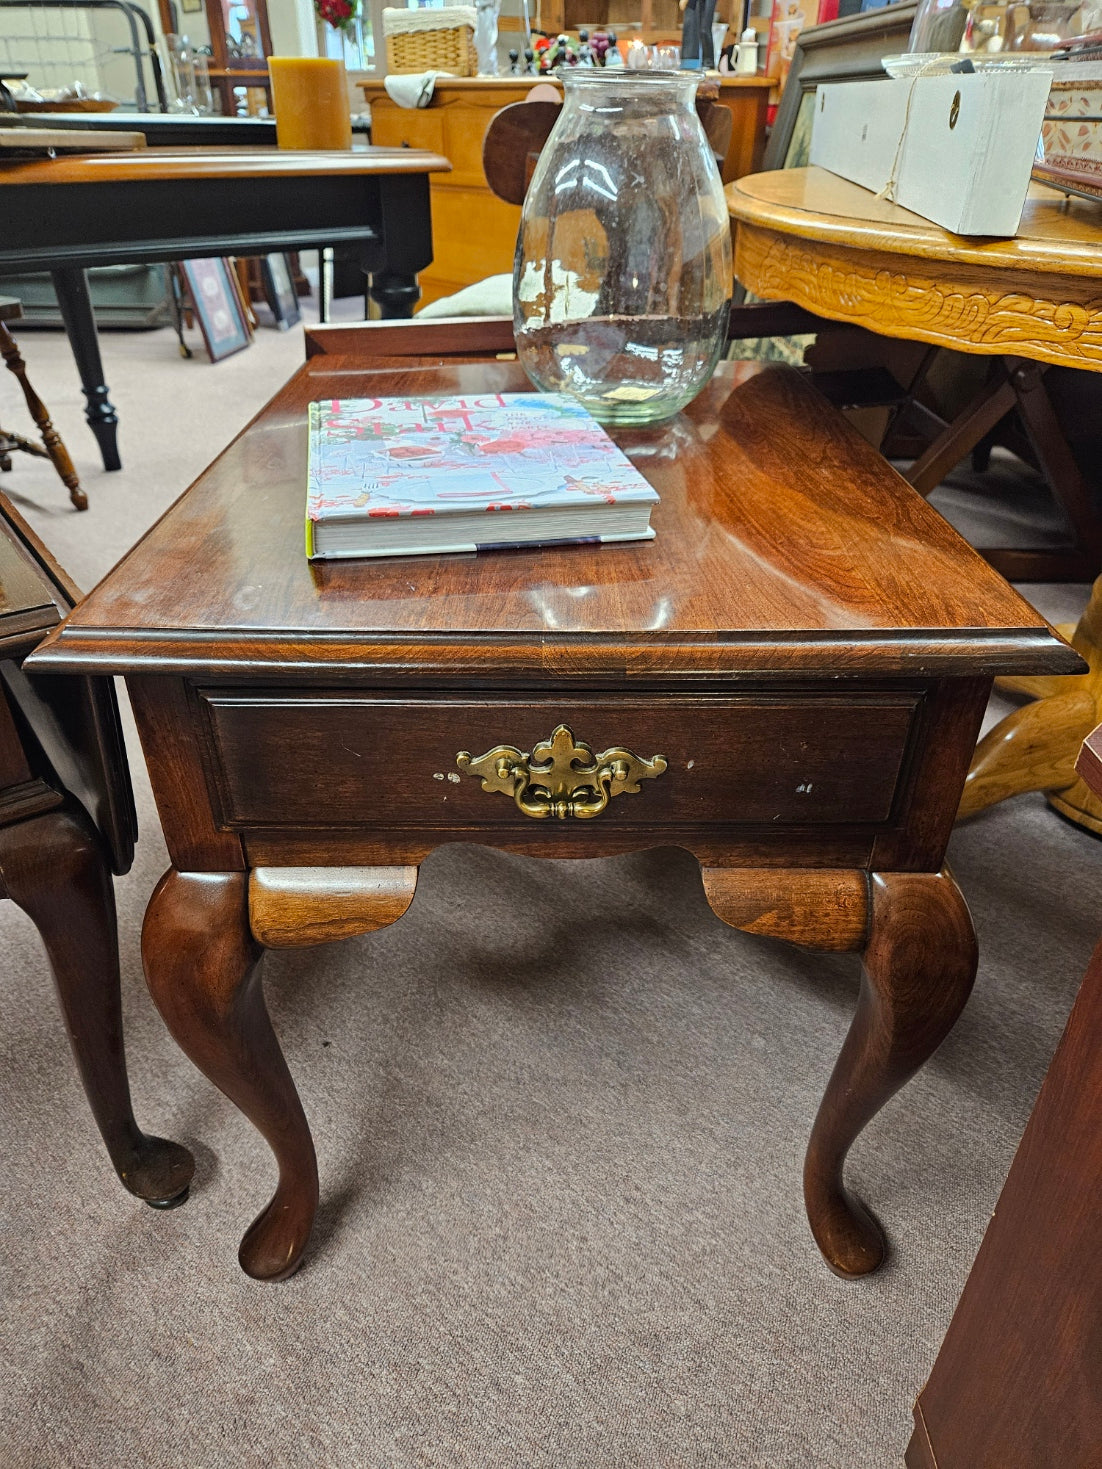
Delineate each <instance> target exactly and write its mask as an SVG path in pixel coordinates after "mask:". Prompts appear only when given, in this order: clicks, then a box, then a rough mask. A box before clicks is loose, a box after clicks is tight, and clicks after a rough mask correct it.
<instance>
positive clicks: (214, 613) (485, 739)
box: [32, 356, 1082, 1279]
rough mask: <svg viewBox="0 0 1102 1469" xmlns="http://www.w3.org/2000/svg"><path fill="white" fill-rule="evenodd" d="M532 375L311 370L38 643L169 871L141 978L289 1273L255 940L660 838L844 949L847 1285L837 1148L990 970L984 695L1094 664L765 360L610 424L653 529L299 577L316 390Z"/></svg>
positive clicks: (292, 1116) (835, 1262)
mask: <svg viewBox="0 0 1102 1469" xmlns="http://www.w3.org/2000/svg"><path fill="white" fill-rule="evenodd" d="M526 387H527V382H526V380H525V378H524V377H523V374H522V373H521V371H520V370H519V368H518V367H517V366H516V364H515V363H481V364H476V365H467V366H440V367H433V368H427V369H425V368H422V369H409V368H408V367H407V368H406V369H405V370H401V369H400V368H398V367H388V366H387V364H386V362H380V361H375V362H372V363H366V362H363V361H359V362H358V361H356V360H355V359H341V358H335V357H331V356H327V357H318V358H314V359H313V360H311V361H310V362H308V363H307V364H306V365H305V366H304V367H303V368H302V369H301V370H300V371H299V372H298V373H297V374H296V376H295V377H294V378H293V379H292V380H291V382H290V383H289V384H288V385H287V387H286V388H285V389H284V390H283V391H282V392H281V393H280V394H279V395H278V396H277V397H276V398H275V399H274V400H273V402H272V403H271V404H270V405H269V406H268V408H267V409H265V411H264V412H263V413H261V414H260V415H259V417H258V418H257V419H255V420H254V422H253V423H252V424H251V425H250V426H249V428H247V429H246V430H245V432H244V433H243V434H242V435H241V436H240V437H239V438H238V439H237V440H236V441H235V442H234V443H233V444H232V445H231V446H230V447H229V449H227V450H226V452H225V453H224V454H223V455H222V456H221V457H220V458H219V459H218V460H216V461H215V463H214V464H213V465H212V466H211V468H210V469H209V470H208V471H207V472H206V473H205V474H204V475H203V476H202V477H201V478H200V479H199V480H198V481H197V483H196V484H195V485H193V486H192V488H191V489H190V490H189V491H188V492H187V494H185V495H184V496H183V498H182V499H181V500H179V501H178V502H177V504H176V505H175V506H174V507H173V508H172V509H171V510H170V511H169V512H168V514H167V515H166V516H165V517H164V518H163V519H162V520H161V521H160V522H159V524H158V525H156V526H155V527H154V528H153V530H152V531H150V533H149V534H148V535H147V536H146V538H145V539H144V540H143V541H142V542H140V543H139V545H138V546H137V547H136V548H135V549H134V550H133V551H132V552H131V553H130V555H129V556H127V557H126V559H125V560H124V561H123V562H122V563H121V564H120V565H119V567H118V568H116V570H115V571H114V572H113V573H112V574H111V575H110V576H109V577H108V578H107V579H106V580H105V581H104V582H103V583H102V584H101V585H100V586H99V587H98V588H97V590H96V591H95V592H94V593H93V594H92V595H91V596H90V597H89V598H88V599H87V601H85V602H84V603H83V604H82V605H81V607H79V608H78V609H77V611H76V612H75V613H74V614H73V615H72V616H71V617H70V619H69V620H68V622H67V623H66V625H65V626H64V628H63V629H61V630H60V631H59V632H58V633H57V634H55V635H54V636H53V637H52V638H51V639H49V641H48V643H47V644H46V645H45V646H44V647H43V648H42V649H41V650H40V651H39V652H38V653H37V654H36V655H35V656H34V658H33V660H32V663H33V666H34V668H35V669H36V670H37V671H41V672H50V673H71V674H76V673H90V672H97V673H105V674H123V675H125V677H126V679H127V684H128V688H129V691H130V696H131V699H132V701H133V705H134V711H135V715H136V717H137V720H138V725H139V729H140V732H141V737H142V742H143V745H144V749H145V753H146V757H147V760H148V762H149V766H150V773H151V777H152V781H153V787H154V791H155V794H156V798H157V803H158V807H159V810H160V813H161V819H162V821H163V823H164V828H165V835H166V838H167V841H168V847H169V852H170V854H171V860H172V866H171V868H170V869H169V871H168V872H167V873H166V875H165V876H164V878H163V879H162V881H161V883H160V885H159V886H158V888H157V890H156V892H155V893H154V895H153V898H152V899H151V901H150V905H149V909H148V912H147V915H146V921H145V929H144V934H143V952H144V957H145V964H146V973H147V978H148V981H149V985H150V989H151V991H152V993H153V996H154V998H155V1000H156V1002H157V1004H158V1006H159V1007H160V1009H161V1012H162V1014H163V1015H164V1017H165V1020H166V1021H167V1023H168V1025H169V1027H170V1029H171V1030H172V1032H173V1034H174V1035H175V1037H176V1038H177V1040H178V1041H179V1043H180V1044H181V1046H182V1047H183V1048H184V1050H185V1051H186V1052H187V1053H188V1055H190V1056H191V1058H192V1059H193V1060H194V1061H195V1063H196V1064H197V1065H198V1066H199V1067H200V1068H201V1069H202V1070H203V1071H204V1072H205V1073H206V1075H207V1076H208V1077H210V1078H211V1080H213V1081H214V1082H215V1083H216V1084H217V1085H218V1086H220V1087H221V1088H222V1090H223V1091H224V1092H225V1093H226V1094H227V1095H228V1096H229V1097H230V1098H231V1099H232V1100H233V1101H234V1102H235V1103H236V1104H237V1106H238V1107H240V1108H241V1110H242V1111H243V1112H244V1113H245V1114H246V1115H247V1116H248V1117H249V1118H250V1119H251V1120H252V1121H253V1123H254V1124H255V1125H256V1126H257V1128H258V1129H259V1130H260V1132H261V1133H262V1134H263V1135H264V1137H265V1138H266V1139H267V1141H268V1143H269V1145H270V1147H271V1148H272V1151H273V1152H274V1154H275V1156H276V1159H277V1161H278V1164H279V1183H278V1186H277V1188H276V1192H275V1195H274V1197H273V1199H272V1200H271V1202H270V1203H269V1204H268V1206H267V1207H266V1208H265V1209H264V1210H263V1211H262V1213H261V1214H260V1215H259V1217H258V1218H257V1219H256V1221H255V1222H254V1223H253V1225H252V1226H251V1228H250V1229H249V1230H248V1232H247V1233H246V1235H245V1237H244V1240H243V1241H242V1245H241V1250H240V1260H241V1264H242V1266H243V1268H244V1269H245V1270H246V1271H247V1272H248V1273H249V1274H250V1275H253V1276H256V1277H261V1278H265V1279H279V1278H282V1277H284V1276H287V1275H289V1274H291V1272H292V1271H293V1270H294V1269H295V1268H296V1266H297V1265H298V1264H299V1262H300V1260H301V1258H302V1253H303V1250H304V1248H305V1246H306V1242H307V1238H308V1236H309V1233H310V1228H311V1225H312V1222H313V1219H314V1213H315V1209H316V1206H317V1201H318V1175H317V1165H316V1161H315V1156H314V1148H313V1144H312V1141H311V1137H310V1131H309V1128H308V1126H307V1123H306V1119H305V1117H304V1115H303V1111H302V1107H301V1105H300V1103H299V1099H298V1095H297V1093H296V1091H295V1087H294V1083H293V1082H292V1080H291V1076H290V1073H289V1071H288V1069H287V1066H286V1063H285V1061H284V1058H283V1055H282V1052H281V1050H280V1047H279V1044H278V1041H277V1040H276V1037H275V1034H274V1032H273V1030H272V1027H271V1024H270V1021H269V1018H268V1013H267V1010H266V1008H265V1003H264V996H263V991H262V988H261V985H260V981H259V978H258V968H257V961H258V960H259V958H260V956H261V953H262V950H263V949H264V948H265V947H283V946H288V947H294V946H300V945H306V944H317V943H324V942H327V941H329V940H330V939H335V938H339V937H343V936H346V935H350V934H353V933H362V932H366V931H368V930H370V929H374V928H378V927H380V926H382V925H385V924H388V923H392V922H393V921H394V920H395V919H397V918H398V917H400V916H401V914H402V913H403V912H404V911H405V909H406V908H407V907H408V905H409V903H410V901H411V899H412V897H413V894H414V888H415V886H416V881H417V869H418V865H419V863H420V862H421V861H422V860H423V859H424V858H425V857H426V856H427V855H428V853H429V852H431V851H432V850H433V848H435V847H437V846H438V845H440V844H441V843H443V842H449V841H472V842H482V843H487V844H490V845H493V846H498V847H501V848H504V849H506V850H509V851H512V852H521V853H525V854H528V855H542V856H548V857H596V856H607V855H611V854H615V853H621V852H629V851H634V850H638V849H641V848H647V847H653V846H657V845H665V844H675V845H680V846H683V847H686V848H687V849H688V850H690V851H691V852H693V854H694V855H695V856H696V858H697V859H698V861H699V862H700V866H701V872H702V877H703V883H704V888H705V891H706V893H707V896H708V900H709V902H710V903H711V905H712V907H713V909H714V910H715V912H716V913H717V914H718V915H719V916H720V917H721V918H722V919H724V920H725V921H726V922H727V923H730V924H732V925H733V926H735V927H737V928H742V929H746V930H749V931H752V932H755V933H765V934H771V935H774V936H779V937H781V938H785V939H789V940H791V941H792V942H794V943H798V944H802V945H807V946H810V947H818V948H822V949H833V950H853V951H858V952H861V953H862V954H863V956H864V966H865V978H864V983H863V987H862V991H861V997H860V1000H859V1002H858V1005H857V1010H856V1014H855V1017H854V1020H853V1024H852V1027H851V1029H850V1033H849V1035H848V1037H847V1039H846V1042H845V1045H844V1046H843V1048H842V1052H841V1055H840V1057H839V1060H838V1063H837V1066H836V1068H835V1070H834V1074H833V1075H832V1077H831V1079H830V1082H829V1084H828V1086H827V1090H826V1094H825V1096H824V1098H823V1102H822V1105H821V1107H820V1109H819V1113H818V1116H817V1118H816V1121H815V1125H814V1128H813V1130H812V1135H811V1142H810V1146H809V1149H808V1154H807V1161H806V1166H805V1173H804V1189H805V1197H806V1201H807V1211H808V1217H809V1220H810V1223H811V1228H812V1231H813V1233H814V1235H815V1239H816V1241H817V1242H818V1244H819V1247H820V1249H821V1250H822V1252H823V1254H824V1256H825V1257H826V1259H827V1262H828V1263H829V1264H830V1265H831V1267H832V1268H833V1269H834V1270H836V1271H837V1272H839V1273H840V1274H842V1275H862V1274H865V1273H866V1272H868V1271H870V1270H873V1269H875V1268H876V1266H877V1265H878V1264H879V1263H880V1262H881V1260H882V1259H883V1258H884V1254H885V1242H884V1237H883V1234H882V1232H881V1230H880V1227H879V1226H878V1224H877V1223H876V1221H875V1219H874V1218H873V1217H872V1215H871V1214H870V1213H869V1211H868V1210H867V1209H866V1208H865V1206H864V1205H863V1204H862V1203H861V1202H860V1201H859V1200H858V1199H856V1198H854V1197H853V1196H852V1195H851V1194H850V1193H849V1192H848V1191H847V1189H846V1187H845V1185H844V1182H843V1176H842V1170H843V1164H844V1161H845V1158H846V1154H847V1152H848V1150H849V1148H850V1145H851V1144H852V1142H853V1140H854V1138H855V1137H856V1136H857V1135H858V1133H859V1132H860V1131H861V1129H862V1128H863V1127H864V1125H865V1124H866V1123H867V1122H868V1120H869V1119H870V1118H871V1117H872V1116H873V1115H874V1114H875V1113H876V1112H877V1111H878V1109H879V1108H880V1107H881V1106H882V1105H883V1103H884V1102H885V1101H886V1100H887V1098H888V1097H889V1096H891V1095H892V1093H893V1092H895V1091H896V1090H897V1089H898V1088H899V1087H900V1086H901V1085H902V1084H903V1083H904V1082H905V1081H906V1080H907V1079H908V1078H909V1077H910V1076H911V1075H912V1074H913V1073H914V1071H915V1070H916V1069H917V1068H918V1067H919V1066H921V1065H922V1063H923V1062H924V1061H925V1060H926V1059H927V1057H928V1056H929V1055H930V1054H931V1053H932V1052H933V1050H934V1048H935V1047H936V1046H937V1045H938V1044H939V1042H940V1041H941V1039H942V1038H943V1037H944V1036H945V1034H946V1033H947V1031H948V1030H949V1028H950V1027H951V1026H952V1024H953V1022H954V1021H955V1019H956V1017H957V1015H958V1014H959V1012H960V1010H961V1007H962V1006H963V1004H964V1002H965V1000H966V998H967V996H968V993H969V990H970V988H971V985H972V980H973V977H974V973H975V965H976V948H975V938H974V935H973V931H972V924H971V920H970V918H969V915H968V910H967V907H966V906H965V903H964V900H963V898H962V897H961V894H960V892H959V891H958V889H957V887H956V884H955V883H954V881H953V879H952V877H951V875H950V874H949V872H948V871H947V870H946V869H945V868H944V866H943V862H944V855H945V847H946V843H947V841H948V838H949V834H950V831H951V829H952V825H953V818H954V815H955V813H956V808H957V802H958V800H959V798H960V791H961V786H962V784H963V782H964V777H965V772H966V771H967V769H968V761H969V757H970V755H971V752H972V748H973V745H974V742H975V737H976V732H977V730H978V728H979V723H980V719H981V716H982V714H983V710H984V706H985V703H986V701H987V697H988V693H989V691H990V688H991V681H992V678H993V676H994V675H996V674H1001V673H1056V672H1060V671H1069V672H1070V671H1074V670H1077V669H1078V668H1080V667H1081V666H1082V665H1081V663H1080V660H1079V658H1078V655H1077V654H1075V653H1074V652H1073V651H1072V650H1071V649H1069V648H1068V647H1067V645H1066V644H1064V643H1063V642H1062V641H1061V640H1060V639H1059V638H1058V637H1057V636H1056V635H1055V634H1054V633H1053V632H1052V630H1051V629H1050V628H1049V627H1048V626H1047V625H1046V624H1045V623H1044V622H1043V620H1042V619H1041V618H1040V617H1039V616H1038V614H1037V613H1036V612H1034V611H1033V609H1032V608H1030V607H1029V606H1028V605H1027V604H1026V603H1025V602H1024V601H1022V599H1021V598H1019V597H1018V596H1017V595H1016V594H1015V593H1014V592H1013V591H1012V590H1011V589H1010V588H1009V587H1008V586H1007V585H1006V583H1005V582H1004V581H1003V580H1002V579H1001V578H1000V577H999V576H998V575H997V573H995V572H994V571H992V570H991V568H990V567H988V566H987V565H986V563H985V562H984V561H983V560H982V559H981V558H980V557H979V556H978V555H977V554H976V553H975V552H974V551H972V550H971V548H970V547H969V546H967V545H966V544H965V542H964V541H963V540H961V539H960V537H958V536H957V535H956V533H955V532H954V531H953V530H952V529H951V528H950V527H949V526H948V525H946V523H945V521H944V520H942V518H941V517H940V516H939V515H937V514H936V512H934V511H933V510H931V509H930V508H929V507H928V506H927V505H926V504H925V502H924V501H923V500H922V499H921V497H920V496H919V495H918V494H916V493H915V491H914V490H913V489H911V487H910V486H908V485H907V484H906V482H905V481H904V480H902V479H901V478H900V477H899V476H898V475H896V474H895V473H894V472H893V471H892V470H891V469H890V468H889V467H888V466H887V465H886V464H885V463H884V462H883V460H882V459H881V458H880V457H879V455H877V454H876V452H875V451H874V450H873V449H872V448H870V446H869V445H868V444H866V443H865V442H864V441H863V440H862V439H861V438H860V437H859V436H858V434H857V433H856V432H855V431H854V430H852V429H851V428H850V427H849V426H848V425H847V424H846V423H845V422H844V420H843V419H842V418H841V417H840V416H839V415H838V414H837V413H836V412H835V411H834V410H833V409H832V408H831V407H830V406H829V405H828V404H827V403H826V402H825V401H824V400H823V399H822V398H821V397H820V396H819V395H818V394H817V393H816V392H815V391H814V390H813V389H812V388H811V387H810V386H808V385H807V384H806V383H805V382H804V381H803V379H802V378H801V377H800V376H799V375H798V374H796V373H794V372H793V371H791V370H789V369H786V368H776V367H762V366H761V365H759V364H749V363H740V364H727V365H725V366H724V367H723V368H722V369H721V370H720V372H719V373H717V375H716V377H715V379H714V380H713V381H712V383H711V384H710V385H709V387H708V388H707V389H706V390H705V391H704V393H702V394H701V396H700V397H699V398H698V399H697V400H696V402H695V403H693V405H692V406H691V407H690V408H689V409H688V410H687V411H686V412H685V413H684V414H682V415H680V416H679V417H678V418H677V419H676V420H674V421H673V422H672V423H671V424H669V425H667V426H665V427H659V428H656V429H651V430H637V431H618V432H617V434H616V437H617V439H618V440H619V442H620V443H621V444H622V445H623V447H624V448H625V449H626V451H627V452H628V453H629V454H630V455H631V456H632V457H633V459H634V461H635V463H636V464H637V465H638V466H639V467H640V469H641V470H642V471H643V472H644V473H645V474H646V475H647V477H648V478H649V479H650V480H651V481H652V483H653V484H654V485H655V487H656V488H657V489H658V491H659V493H660V494H661V496H662V503H661V505H660V506H659V507H658V509H657V510H656V511H655V515H654V524H655V526H656V529H657V532H658V535H657V539H656V540H655V541H653V542H650V543H642V544H635V545H625V546H606V547H597V548H585V547H572V548H566V549H559V550H551V549H549V550H544V551H528V552H519V553H504V554H497V555H482V556H474V555H471V556H450V557H449V556H442V557H418V558H405V559H396V560H382V561H368V562H358V563H357V562H344V563H328V564H317V565H310V564H309V563H308V562H307V561H306V559H305V556H304V554H303V550H302V518H303V505H304V500H305V486H306V431H305V414H306V405H307V404H308V403H309V402H310V401H312V400H315V399H322V400H324V399H327V398H333V397H344V398H349V397H372V396H375V395H377V394H403V395H410V394H429V395H440V394H470V395H473V396H483V395H486V394H490V393H494V392H498V391H518V390H522V389H524V388H526ZM468 757H470V758H468ZM542 817H546V818H547V819H540V818H542ZM585 818H591V819H585Z"/></svg>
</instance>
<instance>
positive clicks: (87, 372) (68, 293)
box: [50, 267, 122, 469]
mask: <svg viewBox="0 0 1102 1469" xmlns="http://www.w3.org/2000/svg"><path fill="white" fill-rule="evenodd" d="M50 274H51V275H52V276H53V281H54V290H55V291H56V292H57V304H58V306H60V308H61V319H62V321H63V322H64V323H65V330H66V332H67V333H68V336H69V344H70V346H71V347H72V349H73V356H74V357H75V358H76V364H77V371H78V372H79V373H80V382H81V386H82V387H83V389H84V396H85V398H86V399H87V400H88V406H87V407H86V408H85V410H84V416H85V418H86V419H87V420H88V427H89V428H90V429H91V430H92V432H93V433H94V434H95V436H96V443H97V444H99V449H100V453H101V454H102V455H103V467H104V469H121V468H122V460H121V459H120V458H119V448H118V440H117V437H116V434H117V430H118V421H119V420H118V415H117V414H116V412H115V409H114V407H113V406H112V404H111V400H110V399H109V398H108V396H107V384H106V383H105V382H104V380H103V363H102V362H101V361H100V355H99V338H98V337H97V336H96V317H95V313H94V312H93V310H92V298H91V297H90V296H89V294H88V277H87V276H86V275H85V273H84V271H83V270H79V269H74V268H72V267H67V268H66V269H64V270H54V271H51V272H50Z"/></svg>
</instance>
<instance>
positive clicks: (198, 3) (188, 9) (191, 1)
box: [180, 0, 203, 15]
mask: <svg viewBox="0 0 1102 1469" xmlns="http://www.w3.org/2000/svg"><path fill="white" fill-rule="evenodd" d="M202 8H203V0H180V9H181V10H182V11H183V12H184V13H185V15H194V14H195V13H196V12H197V11H200V10H202Z"/></svg>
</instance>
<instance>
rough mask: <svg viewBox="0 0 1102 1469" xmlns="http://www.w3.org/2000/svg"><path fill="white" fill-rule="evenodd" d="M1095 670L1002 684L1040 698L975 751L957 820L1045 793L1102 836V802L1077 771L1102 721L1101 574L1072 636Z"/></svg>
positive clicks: (999, 726) (1003, 721) (1017, 712)
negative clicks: (1028, 794)
mask: <svg viewBox="0 0 1102 1469" xmlns="http://www.w3.org/2000/svg"><path fill="white" fill-rule="evenodd" d="M1071 644H1072V647H1073V648H1074V649H1075V651H1076V652H1077V653H1078V654H1079V655H1080V656H1081V657H1082V658H1083V659H1084V660H1085V661H1086V663H1087V665H1088V668H1089V672H1087V673H1070V674H1063V675H1060V676H1058V677H1053V678H1047V679H1026V678H1020V679H1005V680H1004V679H1000V680H999V686H1000V687H1001V688H1005V689H1008V690H1009V691H1010V692H1015V693H1024V694H1036V695H1037V698H1036V702H1035V703H1032V704H1024V705H1023V706H1022V707H1021V708H1020V709H1015V710H1014V712H1013V714H1008V715H1007V716H1006V718H1005V719H1001V720H1000V721H999V723H998V724H997V725H996V726H995V728H994V729H992V730H990V731H989V732H988V733H987V734H986V735H985V736H984V737H983V739H982V740H981V741H980V742H979V744H978V745H977V746H976V753H975V756H974V757H973V759H972V768H971V769H970V770H969V772H968V779H967V781H966V782H965V786H964V794H963V796H962V797H961V803H960V809H959V811H958V813H957V814H958V817H960V818H964V817H966V816H974V815H975V814H976V813H977V812H978V811H983V810H984V809H985V808H986V807H988V806H993V805H995V803H996V802H998V801H1005V800H1006V799H1007V798H1008V797H1009V796H1019V795H1023V794H1024V793H1025V792H1027V791H1044V792H1045V793H1046V795H1047V797H1048V801H1049V804H1050V805H1051V806H1054V807H1055V808H1056V809H1057V810H1058V811H1060V812H1062V813H1063V815H1065V816H1067V817H1069V818H1070V819H1071V820H1072V821H1075V822H1078V824H1079V825H1080V826H1084V827H1086V828H1087V829H1088V830H1089V831H1094V832H1098V833H1099V834H1100V835H1102V801H1100V800H1099V798H1098V797H1097V796H1096V795H1094V793H1093V792H1092V791H1090V790H1088V788H1087V787H1086V785H1085V784H1084V783H1083V781H1081V780H1080V779H1079V778H1078V776H1077V775H1076V774H1075V761H1076V758H1077V757H1078V755H1079V747H1080V746H1081V745H1082V743H1083V740H1084V739H1085V738H1086V736H1087V735H1088V734H1090V732H1091V730H1092V729H1093V728H1094V726H1095V725H1096V724H1098V723H1099V721H1100V720H1102V577H1099V578H1098V580H1097V581H1096V582H1095V584H1094V587H1093V588H1092V590H1091V595H1090V600H1089V601H1088V603H1087V606H1086V609H1085V611H1084V612H1083V615H1082V617H1081V618H1080V619H1079V622H1078V624H1077V625H1076V628H1075V631H1074V632H1073V633H1072V636H1071Z"/></svg>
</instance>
